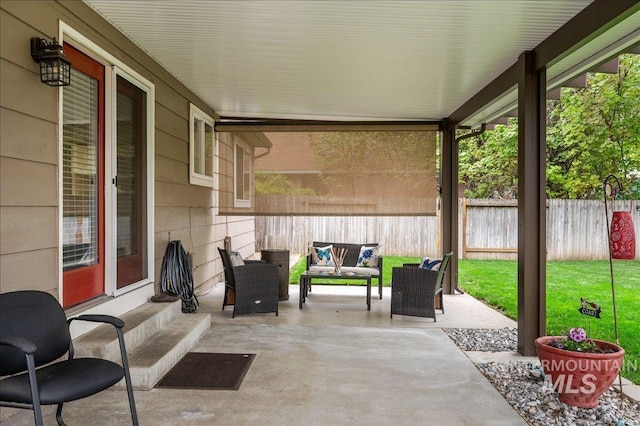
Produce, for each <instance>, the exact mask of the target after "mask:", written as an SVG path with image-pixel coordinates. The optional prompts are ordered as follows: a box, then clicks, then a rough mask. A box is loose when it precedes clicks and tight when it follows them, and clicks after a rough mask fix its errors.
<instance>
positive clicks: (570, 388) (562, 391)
mask: <svg viewBox="0 0 640 426" xmlns="http://www.w3.org/2000/svg"><path fill="white" fill-rule="evenodd" d="M561 338H562V337H561V336H544V337H539V338H537V339H536V341H535V345H536V352H537V354H538V358H539V359H540V364H541V366H542V369H543V371H544V373H545V374H546V375H547V376H548V377H549V378H550V380H551V383H552V384H553V386H554V388H555V389H556V391H557V392H558V395H559V397H560V401H562V402H564V403H565V404H569V405H574V406H576V407H582V408H594V407H597V406H598V398H599V397H600V395H602V393H603V392H604V391H606V390H607V389H609V386H611V384H612V383H613V382H614V381H615V380H616V377H617V376H618V372H619V371H620V368H621V367H622V359H623V358H624V349H622V347H620V346H618V345H616V344H614V343H610V342H605V341H603V340H595V339H592V341H593V342H594V343H595V344H596V345H597V346H598V347H600V348H610V349H613V350H615V352H612V353H604V354H599V353H585V352H575V351H567V350H564V349H558V348H555V347H553V346H550V345H549V343H551V342H552V341H553V340H555V339H561Z"/></svg>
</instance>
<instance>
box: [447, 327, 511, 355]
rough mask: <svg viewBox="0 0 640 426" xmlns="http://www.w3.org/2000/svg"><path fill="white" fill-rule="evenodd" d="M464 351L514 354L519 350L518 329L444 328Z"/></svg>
mask: <svg viewBox="0 0 640 426" xmlns="http://www.w3.org/2000/svg"><path fill="white" fill-rule="evenodd" d="M442 331H444V332H445V333H447V335H448V336H449V338H451V340H453V342H454V343H455V344H456V345H457V346H458V347H459V348H460V349H462V350H463V351H482V352H512V351H517V350H518V329H517V328H509V327H505V328H443V329H442Z"/></svg>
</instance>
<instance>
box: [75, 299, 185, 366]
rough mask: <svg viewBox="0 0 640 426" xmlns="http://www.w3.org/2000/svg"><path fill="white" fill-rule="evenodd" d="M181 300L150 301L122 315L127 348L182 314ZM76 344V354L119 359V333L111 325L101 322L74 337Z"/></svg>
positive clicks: (129, 350)
mask: <svg viewBox="0 0 640 426" xmlns="http://www.w3.org/2000/svg"><path fill="white" fill-rule="evenodd" d="M181 303H182V302H181V301H180V300H178V301H175V302H171V303H152V302H149V303H145V304H144V305H141V306H139V307H137V308H136V309H133V310H131V311H129V312H127V313H126V314H123V315H121V316H120V317H119V318H120V319H121V320H123V321H124V342H125V345H126V347H127V351H128V352H131V351H133V350H134V349H135V348H137V347H138V346H140V345H141V344H142V343H143V342H144V341H145V340H146V339H147V338H148V337H149V336H150V335H152V334H154V333H155V332H157V331H158V330H160V329H162V328H163V327H164V326H165V325H166V324H167V323H168V322H169V321H171V319H172V318H174V317H175V316H177V315H180V314H181V312H182V311H181V309H182V304H181ZM73 346H74V349H75V353H76V356H77V357H96V358H106V359H109V360H111V361H117V360H119V359H120V346H119V344H118V336H117V334H116V332H115V330H114V328H113V326H112V325H109V324H105V325H101V326H99V327H97V328H95V329H94V330H92V331H90V332H89V333H85V334H83V335H82V336H80V337H78V338H77V339H74V341H73Z"/></svg>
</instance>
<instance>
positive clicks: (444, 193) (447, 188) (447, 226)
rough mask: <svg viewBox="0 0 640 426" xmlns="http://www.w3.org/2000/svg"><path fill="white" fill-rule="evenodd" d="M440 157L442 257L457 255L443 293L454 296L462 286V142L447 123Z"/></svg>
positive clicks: (446, 121) (446, 277)
mask: <svg viewBox="0 0 640 426" xmlns="http://www.w3.org/2000/svg"><path fill="white" fill-rule="evenodd" d="M442 127H443V130H442V147H441V150H442V152H441V156H440V229H441V234H442V254H444V253H449V252H450V251H452V252H453V256H452V257H451V261H450V263H449V268H448V270H449V274H446V275H445V277H444V284H443V291H444V293H445V294H453V293H454V290H455V288H456V287H457V286H458V142H457V141H456V131H455V127H451V126H450V125H449V121H448V120H443V126H442Z"/></svg>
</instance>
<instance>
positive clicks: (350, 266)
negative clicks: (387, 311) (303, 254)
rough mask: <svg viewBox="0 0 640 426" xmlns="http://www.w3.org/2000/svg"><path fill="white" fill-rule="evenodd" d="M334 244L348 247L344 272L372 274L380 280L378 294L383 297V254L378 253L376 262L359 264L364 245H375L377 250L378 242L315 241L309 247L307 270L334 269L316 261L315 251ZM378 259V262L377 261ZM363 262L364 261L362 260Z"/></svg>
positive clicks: (334, 245)
mask: <svg viewBox="0 0 640 426" xmlns="http://www.w3.org/2000/svg"><path fill="white" fill-rule="evenodd" d="M329 246H332V247H333V248H334V250H337V249H347V254H346V256H345V258H344V262H343V264H342V273H348V272H353V273H356V274H357V273H360V274H370V275H371V277H372V279H374V280H375V279H377V280H378V295H379V297H380V299H382V256H381V255H379V254H378V255H376V256H375V257H376V259H375V260H374V262H366V261H365V262H364V264H365V265H367V266H358V260H359V258H360V252H361V250H362V248H363V247H365V248H371V247H375V248H376V249H374V250H373V251H374V252H377V251H378V249H379V244H378V243H366V244H348V243H338V242H320V241H314V242H313V243H312V244H311V246H310V247H309V252H308V253H307V271H310V272H320V271H333V270H334V266H333V265H332V264H330V265H319V264H318V263H316V262H314V256H313V251H314V248H326V247H329ZM376 261H377V262H376ZM361 263H362V262H361Z"/></svg>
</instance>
